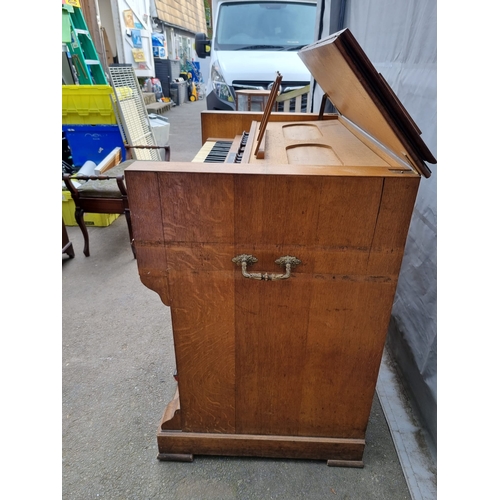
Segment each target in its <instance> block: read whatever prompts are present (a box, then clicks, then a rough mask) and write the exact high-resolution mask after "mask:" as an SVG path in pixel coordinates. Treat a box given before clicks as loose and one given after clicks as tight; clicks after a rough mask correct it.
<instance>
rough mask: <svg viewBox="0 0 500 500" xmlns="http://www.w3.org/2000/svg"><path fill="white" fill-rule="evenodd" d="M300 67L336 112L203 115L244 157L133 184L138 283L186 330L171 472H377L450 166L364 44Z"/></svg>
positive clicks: (156, 172) (173, 412) (336, 42)
mask: <svg viewBox="0 0 500 500" xmlns="http://www.w3.org/2000/svg"><path fill="white" fill-rule="evenodd" d="M299 56H300V57H301V59H302V60H303V61H304V63H305V64H306V66H307V67H308V68H309V70H310V71H311V73H312V75H313V76H314V78H315V79H316V81H317V82H318V84H319V85H320V87H321V88H322V89H323V91H324V92H325V95H326V96H328V97H329V99H330V100H331V102H332V103H333V104H334V106H335V108H336V110H337V112H336V113H331V114H324V113H322V112H320V113H319V114H309V113H307V114H306V113H304V114H300V113H299V114H297V113H288V114H284V113H270V114H269V110H268V109H266V110H265V111H264V112H263V113H262V112H261V113H252V112H237V113H235V112H221V111H215V112H213V111H212V112H209V111H204V112H202V116H201V118H202V135H203V141H204V142H205V141H206V142H207V144H214V143H217V142H219V139H225V141H226V142H228V144H229V149H228V152H227V153H226V154H225V156H224V154H223V159H222V160H221V161H219V162H216V163H212V162H210V163H207V162H205V161H203V159H200V158H199V157H197V158H196V160H197V161H194V162H190V163H185V162H184V163H176V162H168V163H167V162H163V163H162V162H141V161H137V162H134V163H133V164H132V165H131V166H129V167H128V168H127V169H126V170H125V177H126V182H127V190H128V194H129V203H130V211H131V216H132V226H133V230H134V238H135V239H134V244H135V249H136V252H137V264H138V270H139V275H140V279H141V281H142V283H143V284H144V285H145V286H147V287H149V288H150V289H152V290H154V291H156V292H157V293H158V294H159V295H160V297H161V300H162V301H163V303H164V304H165V305H167V306H169V307H170V308H171V315H172V325H173V335H174V346H175V347H174V348H175V356H176V363H177V372H178V377H177V378H178V388H177V392H176V394H175V396H174V397H173V399H172V400H171V401H170V403H169V404H168V405H167V406H166V409H165V412H164V415H163V418H162V419H161V423H160V426H159V430H158V434H157V438H158V448H159V454H158V458H159V459H161V460H186V461H191V460H193V455H195V454H200V455H232V456H258V457H285V458H301V459H322V460H323V459H325V460H327V463H328V465H343V466H362V463H363V462H362V458H363V451H364V447H365V431H366V427H367V423H368V418H369V414H370V409H371V406H372V401H373V397H374V392H375V385H376V381H377V375H378V371H379V366H380V362H381V357H382V351H383V348H384V342H385V337H386V330H387V327H388V323H389V318H390V314H391V308H392V304H393V299H394V293H395V290H396V284H397V281H398V274H399V270H400V265H401V260H402V257H403V251H404V247H405V241H406V237H407V232H408V227H409V224H410V218H411V215H412V211H413V206H414V202H415V198H416V195H417V190H418V187H419V182H420V179H421V176H424V177H428V176H429V175H430V171H429V169H428V167H427V166H426V163H425V162H429V163H435V162H436V160H435V159H434V158H433V156H432V154H431V153H430V151H429V150H428V148H427V147H426V146H425V144H424V143H423V141H422V140H421V138H420V131H419V130H418V129H417V127H416V125H415V124H414V123H413V121H412V120H411V118H410V117H409V115H408V113H407V112H406V111H405V109H404V108H403V106H402V105H401V103H400V102H399V101H398V100H397V98H396V96H395V95H394V94H393V93H392V91H391V89H390V88H389V86H388V85H387V84H386V83H385V82H384V80H383V79H382V77H381V75H379V74H378V73H377V72H376V70H375V69H374V67H373V66H372V64H371V63H370V62H369V60H368V59H367V57H366V55H365V54H364V52H363V51H362V49H361V48H360V46H359V45H358V43H357V42H356V40H355V39H354V37H353V36H352V34H351V33H350V32H349V30H343V31H341V32H339V33H336V34H334V35H332V36H330V37H328V38H326V39H324V40H321V41H319V42H317V43H314V44H312V45H310V46H307V47H305V48H304V49H303V50H301V51H300V52H299ZM276 88H277V87H276ZM270 106H272V102H271V104H270ZM266 114H267V116H266ZM246 131H248V133H247V132H246ZM259 143H260V145H259Z"/></svg>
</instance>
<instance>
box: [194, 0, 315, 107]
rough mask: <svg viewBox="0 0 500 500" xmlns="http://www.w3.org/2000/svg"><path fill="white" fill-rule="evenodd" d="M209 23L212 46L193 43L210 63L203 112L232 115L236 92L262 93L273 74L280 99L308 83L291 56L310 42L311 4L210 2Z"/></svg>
mask: <svg viewBox="0 0 500 500" xmlns="http://www.w3.org/2000/svg"><path fill="white" fill-rule="evenodd" d="M212 20H213V34H214V35H213V40H209V39H208V38H207V36H206V35H205V34H204V33H198V34H197V35H196V37H195V50H196V53H197V55H198V57H199V58H202V59H203V58H205V57H210V70H209V75H208V78H207V84H206V94H207V109H210V110H211V109H220V110H234V109H235V106H236V104H235V99H236V97H235V91H236V90H240V89H259V90H260V89H268V88H270V85H271V84H272V82H273V81H274V80H275V78H276V73H277V72H278V71H279V72H280V74H281V75H282V76H283V80H282V83H281V92H282V93H283V92H287V91H291V90H294V89H297V88H301V87H304V86H305V85H308V84H309V83H310V80H311V75H310V73H309V71H308V70H307V68H306V67H305V66H304V64H303V63H302V61H301V60H300V58H299V56H298V55H297V51H298V50H300V49H301V48H302V47H303V46H304V45H308V44H310V43H312V42H313V41H314V28H315V23H316V0H312V1H309V0H258V1H252V0H213V1H212ZM306 98H307V97H305V99H306Z"/></svg>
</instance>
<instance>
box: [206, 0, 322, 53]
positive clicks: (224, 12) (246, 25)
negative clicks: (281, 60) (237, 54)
mask: <svg viewBox="0 0 500 500" xmlns="http://www.w3.org/2000/svg"><path fill="white" fill-rule="evenodd" d="M315 21H316V4H313V3H296V2H245V3H241V2H238V3H224V4H222V5H221V6H220V9H219V17H218V20H217V31H216V33H215V40H214V41H215V48H216V49H217V50H299V49H301V48H302V47H303V46H304V45H308V44H310V43H312V42H313V41H314V24H315Z"/></svg>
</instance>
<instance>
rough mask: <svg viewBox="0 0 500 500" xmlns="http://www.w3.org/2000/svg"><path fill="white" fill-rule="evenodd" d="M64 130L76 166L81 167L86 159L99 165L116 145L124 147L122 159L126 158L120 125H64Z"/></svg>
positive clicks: (123, 148)
mask: <svg viewBox="0 0 500 500" xmlns="http://www.w3.org/2000/svg"><path fill="white" fill-rule="evenodd" d="M62 130H63V132H64V133H65V135H66V139H67V140H68V144H69V147H70V149H71V156H72V157H73V163H74V164H75V166H76V167H81V166H82V165H83V164H84V163H85V162H86V161H93V162H94V163H95V164H96V165H97V164H99V162H100V161H101V160H104V158H106V156H107V155H108V154H109V153H111V151H112V150H113V149H114V148H116V147H120V148H121V149H122V160H125V158H126V151H125V146H124V144H123V139H122V136H121V134H120V129H119V128H118V125H63V126H62Z"/></svg>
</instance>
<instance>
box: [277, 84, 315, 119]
mask: <svg viewBox="0 0 500 500" xmlns="http://www.w3.org/2000/svg"><path fill="white" fill-rule="evenodd" d="M310 90H311V85H306V86H305V87H302V88H300V89H296V90H292V91H291V92H286V93H285V94H280V95H279V96H278V97H277V98H276V104H278V106H279V103H283V109H282V110H281V106H279V108H278V109H280V110H281V111H283V112H284V113H290V111H291V110H290V104H291V103H292V102H293V103H294V110H293V111H294V112H295V113H301V112H302V96H303V95H304V94H307V110H309V107H310V105H311V93H310Z"/></svg>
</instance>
